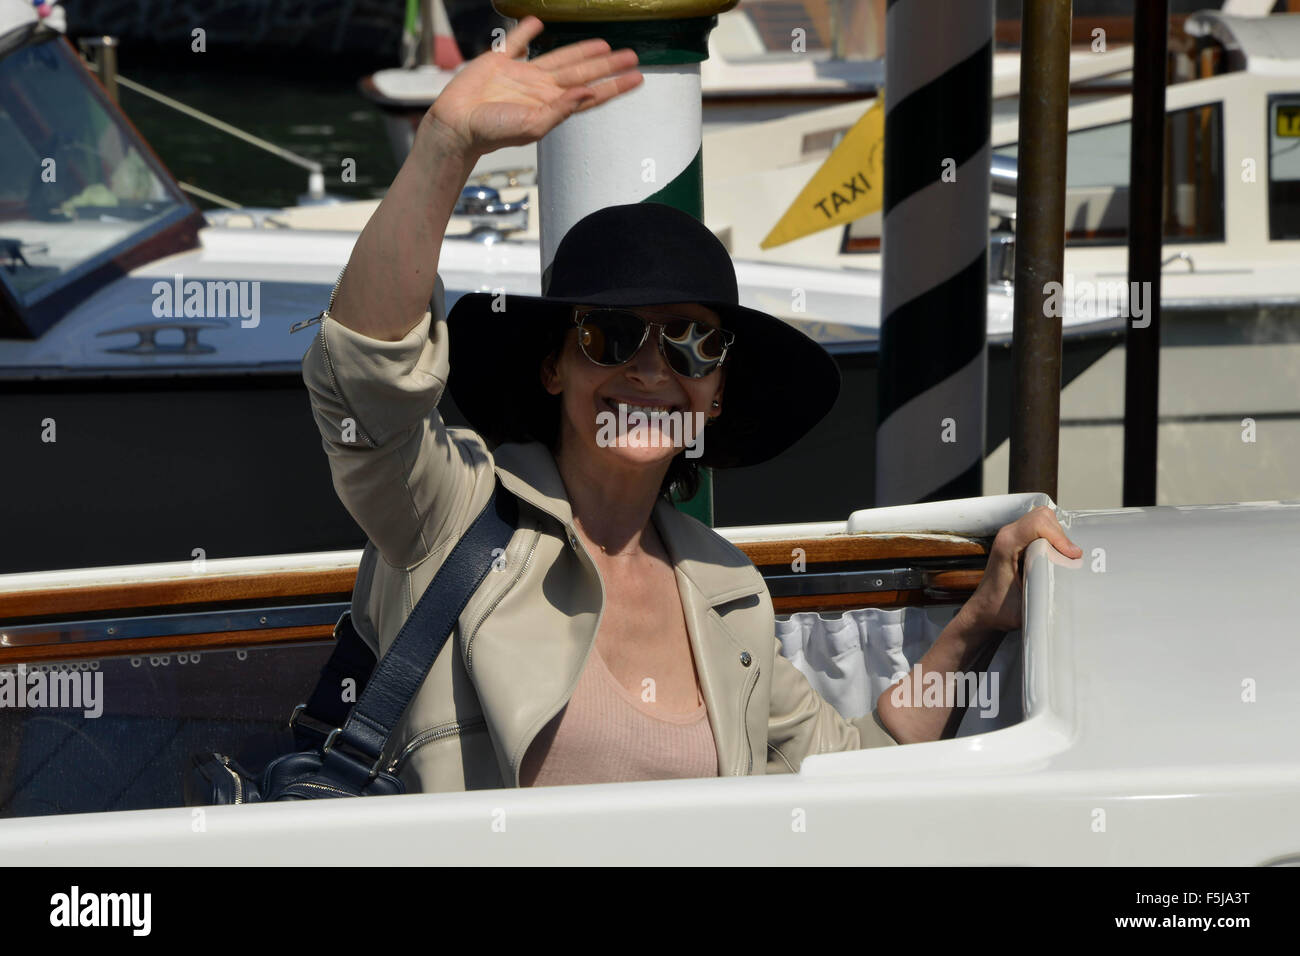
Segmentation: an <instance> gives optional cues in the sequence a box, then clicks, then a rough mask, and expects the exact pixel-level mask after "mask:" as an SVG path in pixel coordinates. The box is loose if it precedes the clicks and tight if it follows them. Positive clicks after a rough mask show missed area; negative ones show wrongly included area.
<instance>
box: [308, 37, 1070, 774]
mask: <svg viewBox="0 0 1300 956" xmlns="http://www.w3.org/2000/svg"><path fill="white" fill-rule="evenodd" d="M540 30H541V23H540V21H539V20H537V19H536V18H534V17H526V18H524V19H523V20H522V21H520V23H519V24H518V26H517V27H516V28H515V29H514V30H512V31H511V32H510V33H509V34H508V35H507V36H506V38H505V48H504V50H503V51H502V52H488V53H485V54H483V55H481V56H480V57H478V58H477V59H475V60H474V61H472V62H471V63H470V64H468V65H467V66H466V67H465V68H464V69H463V71H462V72H461V73H460V74H459V75H458V76H457V77H456V79H455V80H453V81H452V82H451V83H450V84H449V85H448V86H447V88H446V90H445V91H444V92H443V93H442V94H441V95H440V96H439V98H438V101H437V103H436V104H435V105H434V106H433V107H432V108H431V109H430V111H429V112H428V114H427V115H426V116H425V117H424V119H423V121H422V123H421V126H420V129H419V132H418V135H417V137H416V140H415V145H414V148H413V149H412V151H411V154H410V156H409V158H408V159H407V161H406V163H405V164H404V165H403V166H402V169H401V171H400V172H399V173H398V175H397V177H396V179H395V180H394V182H393V185H392V188H391V189H390V190H389V192H388V195H387V196H386V198H385V199H384V201H383V203H381V205H380V207H379V208H378V210H377V211H376V212H375V214H374V216H373V217H372V218H371V220H370V222H369V224H368V225H367V226H366V228H365V230H364V232H363V233H362V234H361V236H360V238H359V239H358V241H357V244H356V247H355V249H354V251H353V253H352V257H351V259H350V261H349V263H348V267H347V269H346V270H345V273H344V275H343V277H341V279H340V282H339V284H338V286H337V288H336V290H335V294H334V295H333V296H332V297H331V302H330V307H329V309H328V310H327V311H326V313H325V314H324V315H323V317H322V320H321V330H320V333H319V335H318V336H317V339H316V341H315V342H314V344H313V345H312V347H311V349H310V350H309V351H308V353H307V355H306V357H305V358H304V360H303V368H304V378H305V380H306V382H307V385H308V388H309V390H310V393H311V400H312V406H313V412H314V414H315V417H316V420H317V424H318V425H319V427H320V429H321V433H322V435H323V437H324V440H325V448H326V451H327V453H328V455H329V457H330V465H331V469H332V471H333V474H334V483H335V487H336V489H337V490H338V493H339V496H340V498H341V499H342V500H343V502H344V504H345V505H346V506H347V507H348V509H349V511H350V512H351V513H352V515H353V516H354V517H355V518H356V520H357V522H358V523H359V524H360V525H361V527H362V528H363V529H364V530H365V532H366V533H367V534H368V535H369V536H370V539H371V540H372V541H373V542H374V543H375V545H376V547H377V548H378V551H379V553H380V555H381V556H382V560H380V561H378V562H376V565H377V566H375V567H373V568H363V569H362V571H361V573H360V575H359V578H358V589H357V592H356V595H355V598H354V618H355V620H356V623H357V626H358V630H359V631H360V632H361V633H362V634H363V635H365V636H367V639H368V640H371V641H372V642H373V643H374V644H375V645H376V647H377V649H378V650H379V651H381V652H382V651H383V650H386V648H387V646H388V644H389V643H390V642H391V641H392V640H393V638H394V637H395V635H396V633H397V631H398V629H399V628H400V626H401V624H402V622H403V621H404V620H405V618H406V616H407V615H408V614H409V612H410V610H411V608H412V606H413V604H414V602H415V601H416V600H417V599H418V598H419V596H420V595H421V594H422V593H423V591H424V588H425V587H426V586H427V585H428V583H429V581H430V580H431V579H432V577H433V575H434V573H435V572H436V571H437V569H438V567H439V566H440V565H441V562H442V561H443V560H444V559H445V558H446V556H447V554H448V553H449V552H450V550H451V548H452V547H453V546H454V545H455V543H456V541H457V540H458V539H459V538H460V536H461V535H462V534H463V533H464V531H465V529H466V528H467V526H468V524H469V522H470V521H471V520H472V519H473V518H474V516H475V515H477V513H478V512H479V510H480V509H481V508H482V507H483V505H484V504H485V503H486V501H487V500H488V497H489V496H490V494H491V493H492V491H493V488H494V485H495V482H496V481H497V480H499V481H500V482H501V485H502V486H503V487H504V488H505V489H507V490H508V491H509V492H511V493H512V494H514V495H515V496H516V497H517V498H518V499H519V502H520V508H519V522H518V529H517V531H516V532H515V534H514V536H513V537H512V539H511V541H510V545H509V547H508V548H507V549H506V553H505V554H504V555H500V556H498V558H499V561H498V565H497V569H498V570H499V572H500V573H492V574H489V575H488V576H487V578H486V579H485V580H484V582H483V583H482V585H480V587H479V589H478V591H477V592H476V593H475V594H474V596H473V597H472V598H471V600H470V602H469V604H468V605H467V607H466V609H465V611H464V612H463V613H462V614H461V616H460V619H459V620H460V627H459V628H458V630H457V636H456V639H455V641H454V642H448V645H447V648H448V649H447V651H446V652H444V653H443V654H441V655H440V657H439V659H438V660H437V662H436V663H435V664H434V666H433V669H432V671H431V672H430V674H429V676H428V678H427V679H426V680H425V682H424V684H423V685H422V687H421V689H420V692H419V694H418V695H417V697H416V699H415V700H414V701H413V703H412V704H411V706H410V707H409V708H408V711H407V713H406V715H405V716H404V718H403V721H402V724H401V726H400V727H399V728H398V730H397V733H396V734H395V735H394V740H393V741H392V743H391V744H390V753H389V755H388V758H389V766H390V768H391V769H392V770H393V771H394V772H398V773H400V774H401V775H402V777H403V780H404V782H405V783H406V785H407V786H408V788H409V789H411V790H426V791H443V790H459V789H477V788H483V787H498V786H520V785H525V786H526V785H543V784H554V783H574V782H597V781H607V780H631V779H652V778H663V777H685V776H706V775H708V776H712V775H731V774H749V773H763V772H783V771H793V770H797V769H798V767H799V764H800V762H801V761H802V759H803V758H804V757H805V756H807V755H808V754H811V753H824V752H829V751H838V750H848V749H855V748H861V747H875V746H888V745H892V744H895V743H908V742H912V741H920V740H934V739H938V738H939V736H940V735H941V733H942V732H943V728H944V725H945V723H946V721H947V719H948V716H949V710H948V709H945V708H899V707H895V706H893V704H892V703H890V701H889V698H890V694H889V692H888V691H887V692H886V693H885V694H884V695H883V696H882V697H881V698H880V700H879V702H878V711H877V712H876V713H873V714H871V715H869V716H867V717H864V718H861V719H859V720H855V721H849V720H845V719H843V718H842V717H840V716H839V714H838V713H836V711H835V710H834V708H832V707H831V706H830V705H829V704H827V703H826V702H825V701H824V700H822V699H821V698H820V697H818V696H817V694H816V693H814V692H813V690H812V688H811V687H810V686H809V684H808V682H807V681H806V680H805V679H804V677H803V676H802V675H801V674H800V673H799V672H798V671H797V670H796V669H795V668H794V666H793V665H791V664H790V663H789V662H788V661H786V660H785V659H784V658H782V657H781V656H780V654H779V653H778V651H777V641H776V638H775V634H774V617H773V611H772V604H771V600H770V598H769V596H768V594H767V590H766V588H765V586H764V584H763V581H762V578H761V576H760V575H759V574H758V572H757V570H756V569H755V568H754V567H753V565H752V564H750V562H749V561H748V560H747V559H746V558H745V556H744V555H743V554H742V553H741V552H740V551H739V550H738V549H736V548H735V547H733V546H732V545H730V544H729V543H728V542H726V541H725V540H724V539H723V538H721V537H720V536H719V535H717V534H715V533H714V532H712V531H711V530H709V529H708V528H706V527H705V526H704V525H702V524H700V523H699V522H697V521H695V520H694V519H691V518H689V517H687V516H685V515H683V514H682V513H681V512H679V511H678V510H676V509H675V508H674V507H673V506H672V505H671V504H670V503H669V501H668V500H667V497H666V496H665V494H664V492H666V491H667V490H668V489H669V488H671V487H673V486H680V487H686V488H688V487H689V485H690V484H691V481H692V467H693V466H692V464H691V462H692V460H693V459H692V458H691V457H689V456H694V455H698V460H699V461H701V462H704V463H708V464H713V465H715V466H719V467H725V466H727V465H734V464H747V463H753V462H755V461H761V460H763V459H765V458H768V457H771V456H772V455H774V454H777V453H778V452H780V451H781V450H782V449H784V448H786V447H788V446H789V445H790V444H792V443H793V442H794V441H795V440H796V439H797V438H798V437H799V435H800V434H802V433H803V432H804V431H806V430H807V429H808V428H810V427H811V426H812V425H813V424H815V423H816V421H817V420H818V419H820V418H821V417H822V415H823V414H824V413H825V412H826V410H827V409H828V408H829V407H830V403H831V402H833V400H834V397H835V392H836V389H837V387H838V386H837V377H836V374H835V367H834V364H833V362H832V361H831V360H830V358H829V356H827V355H826V353H825V352H824V351H823V350H821V349H820V347H818V346H816V345H815V343H812V342H811V340H809V339H807V338H806V337H805V336H803V335H802V334H801V333H798V332H796V331H794V330H793V329H791V328H790V327H789V326H787V325H786V324H785V323H782V322H780V321H779V320H777V319H774V318H772V317H771V316H766V315H764V314H762V313H758V312H755V311H754V310H749V309H744V308H741V307H740V306H738V305H737V304H736V291H735V275H734V269H733V268H732V266H731V262H730V259H729V258H728V257H727V255H726V252H725V250H724V249H723V248H722V246H721V244H719V243H718V242H717V240H716V239H714V238H713V236H712V234H711V233H709V232H708V230H707V229H705V228H704V227H703V226H701V225H700V224H699V223H697V222H696V221H695V220H694V219H692V218H691V217H690V216H687V215H685V214H683V213H680V212H678V211H676V210H672V209H670V208H669V207H666V206H662V205H658V204H654V203H644V204H638V205H633V206H616V207H611V208H609V209H603V210H600V211H599V212H597V213H594V214H592V215H591V216H589V217H587V218H586V219H584V220H582V221H581V222H579V223H578V224H576V225H575V226H574V227H573V229H571V230H570V232H569V233H568V234H567V235H566V236H565V238H564V241H563V242H562V243H561V245H560V247H559V249H558V250H557V253H556V257H555V261H554V262H553V264H552V273H551V282H550V286H549V289H548V293H549V294H548V295H547V296H545V297H541V298H538V297H526V296H524V297H521V296H509V297H496V296H492V295H489V294H475V295H467V296H465V297H463V298H462V299H461V301H460V302H458V303H457V305H456V308H455V309H454V310H453V314H452V316H450V317H449V318H448V317H445V316H444V314H443V286H442V282H441V279H440V277H438V275H437V266H438V256H439V252H440V247H441V243H442V238H443V234H444V231H445V229H446V225H447V222H448V219H449V217H450V214H451V210H452V208H453V206H454V204H455V202H456V200H457V198H458V196H459V194H460V191H461V188H462V187H463V186H464V184H465V182H466V180H467V178H468V174H469V171H470V169H471V168H472V167H473V166H474V164H475V162H476V161H477V159H478V158H479V157H481V156H482V155H484V154H485V153H487V152H490V151H491V150H493V149H496V148H498V147H501V146H506V145H518V144H523V143H527V142H532V141H534V140H536V139H538V138H540V137H541V136H543V135H544V134H545V133H546V132H547V131H549V130H550V129H552V128H554V127H555V126H556V125H557V124H559V123H560V122H562V121H563V120H564V119H565V118H566V117H567V116H568V115H570V114H571V113H573V112H577V111H580V110H584V109H590V108H591V107H593V106H597V105H599V104H601V103H603V102H605V101H606V100H609V99H611V98H613V97H615V96H618V95H621V94H622V93H624V92H627V91H628V90H631V89H633V88H634V87H636V86H637V85H638V84H639V83H640V82H641V76H640V74H639V73H638V72H637V71H636V70H635V69H633V67H634V66H635V63H636V55H635V54H634V53H633V52H632V51H630V50H620V51H617V52H612V51H610V49H609V46H608V44H606V43H605V42H604V41H600V40H588V41H584V42H581V43H576V44H572V45H570V46H566V47H561V48H559V49H556V50H554V51H552V52H550V53H547V54H546V55H544V56H541V57H538V58H537V59H535V60H533V61H531V62H523V61H520V60H516V59H515V57H518V56H521V55H523V54H524V53H525V52H526V49H527V44H528V42H529V40H530V39H531V38H533V37H534V36H536V35H537V34H538V33H539V32H540ZM498 300H499V301H498ZM611 307H613V308H611ZM451 341H454V342H455V343H456V372H455V374H451V370H450V357H449V352H450V349H449V342H451ZM777 375H781V376H783V379H782V381H781V382H780V384H781V385H782V388H781V389H780V391H777V390H776V389H774V388H773V387H772V386H773V384H774V382H773V378H774V376H777ZM449 376H450V386H449V387H450V388H451V391H452V394H453V396H454V397H455V399H456V402H457V405H458V406H459V407H460V408H461V410H462V412H463V413H464V414H465V416H466V418H467V419H468V420H469V421H470V422H471V424H472V425H473V426H474V427H473V428H471V429H449V428H447V427H446V426H445V425H444V424H443V422H442V420H441V418H440V416H439V415H438V413H437V411H436V405H437V403H438V401H439V399H440V397H441V395H442V392H443V390H444V387H447V386H448V379H449ZM729 378H730V381H731V384H730V386H728V384H727V382H728V379H729ZM724 392H725V393H726V398H725V400H724ZM791 394H793V395H796V396H797V400H795V401H789V400H786V399H785V398H783V397H781V396H783V395H791ZM620 405H622V406H626V408H620V407H619V406H620ZM628 409H631V410H632V411H636V410H637V409H641V410H643V411H644V412H646V417H647V418H649V417H650V415H649V413H650V412H652V411H653V410H655V409H660V410H665V409H666V410H668V411H670V412H672V413H674V414H676V415H677V416H679V419H680V420H682V421H684V422H694V421H705V422H709V423H710V424H707V425H705V427H704V430H703V434H702V435H698V436H694V437H695V440H694V442H693V445H692V447H690V448H688V449H687V450H683V448H682V446H683V444H684V443H685V436H682V435H680V434H669V435H668V437H672V438H673V439H674V441H675V442H676V444H675V446H673V445H666V444H665V443H664V442H662V441H660V440H659V439H660V438H661V437H664V436H665V433H666V432H668V431H669V430H668V429H667V425H666V423H665V422H664V421H663V420H659V421H653V420H651V421H642V422H638V423H637V424H636V426H635V427H634V428H633V429H632V430H631V432H630V433H629V432H628V431H626V430H622V431H620V430H619V429H617V428H615V430H614V436H613V440H611V433H610V432H609V430H608V426H609V420H610V418H611V417H613V418H614V419H615V420H617V419H618V416H619V414H623V415H626V414H627V411H628ZM602 427H605V428H606V430H605V431H602ZM1040 536H1041V537H1046V538H1047V539H1048V540H1049V541H1050V542H1051V543H1053V544H1054V545H1055V546H1056V547H1058V548H1059V549H1061V550H1062V551H1064V552H1065V553H1066V554H1068V555H1070V556H1071V557H1075V556H1077V552H1078V549H1076V548H1075V547H1074V546H1073V545H1072V544H1070V543H1069V542H1068V541H1067V540H1066V538H1065V535H1064V533H1063V532H1062V531H1061V529H1060V527H1059V525H1058V524H1057V523H1056V521H1055V519H1054V517H1052V515H1051V514H1050V512H1049V511H1048V510H1047V509H1041V510H1039V511H1036V512H1034V513H1032V514H1029V515H1026V516H1025V517H1024V518H1022V519H1021V520H1020V521H1017V522H1016V523H1015V524H1012V525H1009V526H1007V527H1006V528H1004V529H1003V530H1002V531H1001V532H1000V533H999V535H998V537H997V539H996V542H995V544H994V547H993V550H992V553H991V555H990V560H989V565H988V570H987V571H986V573H985V575H984V578H983V582H982V583H981V585H980V587H979V589H978V590H977V591H976V593H975V594H974V595H973V596H972V598H971V600H970V601H969V602H968V603H967V604H966V605H965V606H964V607H963V608H962V609H961V611H960V613H958V615H957V616H956V618H955V619H954V620H953V622H952V623H951V624H950V625H949V626H948V627H947V628H946V629H945V630H944V632H943V633H942V635H941V636H940V637H939V639H938V641H937V642H936V643H935V645H934V646H933V647H932V648H931V649H930V651H929V652H928V653H927V654H926V655H925V657H924V658H923V659H922V662H921V664H922V668H923V669H924V670H930V669H935V670H939V671H959V670H961V669H962V668H963V667H965V666H968V665H969V664H970V662H971V661H972V660H973V659H974V658H975V657H976V656H977V655H978V654H979V651H980V649H981V648H982V647H983V646H984V645H985V643H986V642H987V641H988V640H989V639H990V638H991V637H993V636H994V635H996V634H997V633H999V632H1000V631H1005V630H1009V629H1012V628H1015V627H1018V626H1019V614H1020V600H1021V599H1020V588H1019V582H1018V578H1019V573H1018V561H1019V558H1020V555H1021V553H1022V552H1023V551H1024V549H1025V548H1026V547H1027V546H1028V545H1029V543H1030V542H1031V541H1033V540H1034V539H1035V538H1037V537H1040Z"/></svg>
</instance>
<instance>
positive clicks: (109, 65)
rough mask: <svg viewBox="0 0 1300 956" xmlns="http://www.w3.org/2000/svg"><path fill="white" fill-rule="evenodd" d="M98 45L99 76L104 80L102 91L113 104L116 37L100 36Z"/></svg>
mask: <svg viewBox="0 0 1300 956" xmlns="http://www.w3.org/2000/svg"><path fill="white" fill-rule="evenodd" d="M99 43H100V46H99V63H100V67H99V78H100V79H101V80H103V81H104V91H105V92H106V93H108V98H109V99H110V100H112V101H113V104H114V105H115V106H116V105H118V98H117V37H101V38H100V41H99Z"/></svg>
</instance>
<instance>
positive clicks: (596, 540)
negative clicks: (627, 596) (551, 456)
mask: <svg viewBox="0 0 1300 956" xmlns="http://www.w3.org/2000/svg"><path fill="white" fill-rule="evenodd" d="M555 464H556V468H557V470H558V471H559V473H560V478H561V479H562V480H563V482H564V487H565V491H566V492H567V494H568V496H569V506H570V508H571V509H572V511H573V523H574V525H575V526H576V527H577V528H578V530H579V531H581V532H582V533H583V535H584V536H585V537H586V538H587V539H588V540H590V541H591V542H592V543H593V544H595V545H596V546H597V547H599V548H600V549H601V550H602V551H604V552H605V553H606V554H608V555H611V556H617V555H623V554H641V553H644V552H645V551H646V550H647V549H646V548H645V547H644V545H643V543H642V537H643V535H644V534H645V533H646V527H647V525H648V524H649V522H650V516H651V514H652V513H653V512H654V506H655V502H656V501H657V500H658V498H659V488H660V486H661V485H662V483H663V478H664V475H665V474H666V473H667V471H668V462H664V463H663V465H662V466H649V467H647V466H635V465H624V466H622V467H619V466H618V465H617V464H616V465H615V466H613V467H611V466H610V464H609V463H608V462H606V461H597V460H595V459H594V458H592V457H591V456H586V455H581V454H577V455H575V454H570V453H568V452H567V451H566V449H565V447H564V444H563V442H561V445H560V449H559V452H558V453H557V454H556V455H555Z"/></svg>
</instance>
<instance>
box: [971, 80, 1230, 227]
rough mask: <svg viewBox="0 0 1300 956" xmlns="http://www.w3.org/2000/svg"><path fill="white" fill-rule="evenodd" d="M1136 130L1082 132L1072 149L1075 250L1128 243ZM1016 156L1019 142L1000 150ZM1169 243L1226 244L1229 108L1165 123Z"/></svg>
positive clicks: (1117, 127) (1069, 169) (1180, 114)
mask: <svg viewBox="0 0 1300 956" xmlns="http://www.w3.org/2000/svg"><path fill="white" fill-rule="evenodd" d="M1131 135H1132V134H1131V128H1130V124H1129V122H1128V121H1127V120H1125V121H1124V122H1121V123H1108V124H1106V125H1105V126H1093V127H1089V128H1087V129H1079V130H1074V131H1072V132H1071V133H1070V134H1069V137H1068V140H1067V147H1066V173H1065V228H1066V242H1067V243H1068V244H1070V245H1075V246H1084V245H1119V244H1122V243H1124V242H1126V241H1127V239H1128V202H1129V137H1130V136H1131ZM994 152H995V153H996V154H998V155H1001V156H1012V157H1014V156H1015V155H1016V152H1017V144H1015V143H1012V144H1010V145H1007V146H1001V147H998V148H997V149H995V150H994ZM1165 153H1166V155H1165V162H1166V175H1165V228H1164V236H1165V239H1166V241H1179V242H1188V241H1202V242H1222V241H1223V238H1224V229H1223V216H1224V214H1223V205H1224V199H1223V195H1224V180H1223V105H1222V104H1221V103H1213V104H1209V105H1205V106H1194V107H1189V108H1188V109H1183V110H1176V111H1171V112H1170V113H1169V114H1168V116H1167V117H1166V123H1165Z"/></svg>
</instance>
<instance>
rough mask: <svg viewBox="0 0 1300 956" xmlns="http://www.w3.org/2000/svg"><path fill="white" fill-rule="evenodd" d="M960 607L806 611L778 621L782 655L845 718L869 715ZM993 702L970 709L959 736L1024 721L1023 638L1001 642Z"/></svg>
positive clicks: (990, 677)
mask: <svg viewBox="0 0 1300 956" xmlns="http://www.w3.org/2000/svg"><path fill="white" fill-rule="evenodd" d="M956 613H957V608H956V607H903V608H861V609H856V610H850V611H844V612H843V613H842V614H839V615H831V614H827V615H822V614H818V613H816V612H812V611H801V612H799V613H796V614H790V615H785V616H781V617H778V618H777V619H776V636H777V638H778V639H779V640H780V641H781V653H782V655H784V656H785V657H786V658H788V659H789V660H790V662H791V663H793V664H794V666H795V667H797V668H798V669H799V670H800V671H801V672H802V673H803V675H804V676H805V677H807V678H808V682H809V683H810V684H812V686H813V690H815V691H817V693H819V694H821V696H822V697H824V698H826V700H827V701H829V702H830V703H831V705H832V706H834V707H835V709H836V710H838V711H839V712H840V713H841V714H842V715H843V716H844V717H846V718H850V719H852V718H855V717H861V716H863V715H864V714H868V713H870V712H871V708H872V707H873V706H874V704H875V701H876V698H877V697H879V696H880V695H881V694H882V693H883V692H884V691H885V689H886V688H888V687H889V686H890V684H892V683H893V682H894V678H895V677H896V676H897V675H899V674H902V673H905V672H910V671H911V668H912V665H913V664H915V663H916V662H917V661H919V660H920V659H921V656H922V655H923V654H924V653H925V652H926V651H927V650H929V648H930V645H931V644H933V643H934V641H935V639H936V638H937V637H938V636H939V632H940V631H942V630H943V628H944V626H945V625H946V624H947V623H948V621H949V620H951V619H952V617H953V615H954V614H956ZM986 674H987V677H986V678H984V680H985V682H986V693H987V694H988V695H989V697H988V698H986V699H988V700H989V701H990V703H991V704H992V702H993V701H996V703H995V704H992V705H991V706H988V707H981V706H979V705H978V704H977V703H974V702H973V703H971V705H970V706H969V707H967V709H966V716H965V717H964V718H962V722H961V726H960V727H959V728H958V731H957V736H959V737H965V736H968V735H970V734H979V733H987V732H988V731H990V730H997V729H1000V728H1002V727H1009V726H1011V725H1012V724H1015V723H1018V722H1019V721H1020V720H1021V715H1022V712H1023V702H1022V695H1021V638H1020V632H1019V631H1013V632H1011V633H1010V634H1008V635H1007V636H1006V638H1004V639H1003V641H1002V645H1001V646H1000V647H999V648H998V652H997V654H995V655H994V657H993V661H992V663H991V664H990V665H989V667H988V670H987V671H986Z"/></svg>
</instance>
